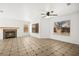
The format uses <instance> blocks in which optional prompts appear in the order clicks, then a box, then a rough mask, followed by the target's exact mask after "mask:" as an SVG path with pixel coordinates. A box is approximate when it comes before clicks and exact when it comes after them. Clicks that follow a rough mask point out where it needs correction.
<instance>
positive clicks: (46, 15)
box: [41, 11, 58, 18]
mask: <svg viewBox="0 0 79 59" xmlns="http://www.w3.org/2000/svg"><path fill="white" fill-rule="evenodd" d="M41 15H42V18H45V17H50V16H58V15H57V14H56V13H54V11H48V12H45V13H41Z"/></svg>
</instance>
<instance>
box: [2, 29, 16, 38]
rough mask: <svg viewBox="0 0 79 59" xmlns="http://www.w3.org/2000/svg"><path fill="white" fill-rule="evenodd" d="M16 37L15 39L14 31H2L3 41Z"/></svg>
mask: <svg viewBox="0 0 79 59" xmlns="http://www.w3.org/2000/svg"><path fill="white" fill-rule="evenodd" d="M16 37H17V30H16V29H4V30H3V39H8V38H16Z"/></svg>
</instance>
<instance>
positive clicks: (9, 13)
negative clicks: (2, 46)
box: [0, 3, 29, 39]
mask: <svg viewBox="0 0 79 59" xmlns="http://www.w3.org/2000/svg"><path fill="white" fill-rule="evenodd" d="M0 10H3V13H1V12H0V27H19V29H18V31H17V36H18V37H21V36H25V35H28V33H24V31H23V30H24V24H28V25H29V22H25V21H24V20H23V4H19V3H0ZM0 30H1V29H0ZM0 39H3V33H2V32H0Z"/></svg>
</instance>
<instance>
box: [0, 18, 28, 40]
mask: <svg viewBox="0 0 79 59" xmlns="http://www.w3.org/2000/svg"><path fill="white" fill-rule="evenodd" d="M24 24H28V25H29V23H27V22H24V21H21V20H14V19H13V20H12V19H0V27H18V29H17V37H22V36H25V35H26V36H27V35H29V32H28V33H25V32H24ZM0 30H1V29H0ZM0 39H3V32H2V31H0Z"/></svg>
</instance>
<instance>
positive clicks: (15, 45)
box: [0, 37, 79, 56]
mask: <svg viewBox="0 0 79 59" xmlns="http://www.w3.org/2000/svg"><path fill="white" fill-rule="evenodd" d="M0 56H79V45H75V44H70V43H66V42H61V41H57V40H51V39H37V38H33V37H21V38H12V39H4V40H2V41H0Z"/></svg>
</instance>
